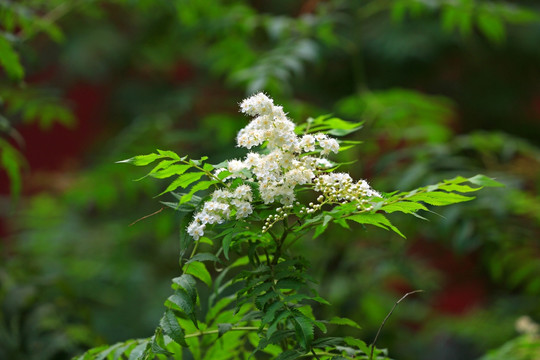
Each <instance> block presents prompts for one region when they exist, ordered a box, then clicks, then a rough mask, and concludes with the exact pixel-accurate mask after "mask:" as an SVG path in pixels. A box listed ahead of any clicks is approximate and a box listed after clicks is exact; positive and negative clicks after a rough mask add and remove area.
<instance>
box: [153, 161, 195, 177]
mask: <svg viewBox="0 0 540 360" xmlns="http://www.w3.org/2000/svg"><path fill="white" fill-rule="evenodd" d="M175 161H176V160H175ZM192 167H193V166H192V165H188V164H174V165H170V166H167V167H165V168H163V169H161V170H156V171H154V170H152V171H151V172H150V173H149V174H148V175H150V176H152V177H154V178H156V179H165V178H168V177H171V176H173V175H182V174H183V173H185V172H186V171H187V170H189V169H190V168H192Z"/></svg>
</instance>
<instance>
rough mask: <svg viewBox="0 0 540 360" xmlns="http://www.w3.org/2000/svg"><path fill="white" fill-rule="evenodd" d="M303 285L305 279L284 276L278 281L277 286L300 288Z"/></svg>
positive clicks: (279, 287)
mask: <svg viewBox="0 0 540 360" xmlns="http://www.w3.org/2000/svg"><path fill="white" fill-rule="evenodd" d="M302 285H304V281H302V280H299V279H296V278H283V279H281V280H279V281H278V282H277V283H276V288H278V289H292V290H298V289H299V288H300V287H302Z"/></svg>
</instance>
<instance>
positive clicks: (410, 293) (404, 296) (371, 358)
mask: <svg viewBox="0 0 540 360" xmlns="http://www.w3.org/2000/svg"><path fill="white" fill-rule="evenodd" d="M423 291H424V290H414V291H410V292H408V293H406V294H405V295H403V296H402V297H401V299H399V300H398V301H396V303H395V304H394V306H393V307H392V310H390V312H389V313H388V315H386V317H385V318H384V320H383V322H382V324H381V326H380V327H379V330H377V334H376V335H375V339H374V340H373V343H372V344H371V353H370V354H369V360H373V350H375V343H376V342H377V339H378V338H379V334H380V333H381V330H382V328H383V326H384V324H386V320H388V318H389V317H390V315H392V313H393V312H394V309H395V308H396V306H398V304H399V303H400V302H401V301H403V300H404V299H405V298H406V297H407V296H409V295H412V294H415V293H419V292H423Z"/></svg>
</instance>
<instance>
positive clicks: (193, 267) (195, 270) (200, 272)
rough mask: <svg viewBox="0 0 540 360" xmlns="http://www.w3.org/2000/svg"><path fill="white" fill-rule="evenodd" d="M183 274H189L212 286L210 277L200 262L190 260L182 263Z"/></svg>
mask: <svg viewBox="0 0 540 360" xmlns="http://www.w3.org/2000/svg"><path fill="white" fill-rule="evenodd" d="M183 270H184V274H191V275H193V276H195V277H196V278H198V279H200V280H201V281H203V282H204V283H205V284H206V285H208V286H209V287H211V286H212V277H211V276H210V273H209V272H208V270H207V269H206V266H205V265H204V264H203V263H202V262H198V261H196V262H192V263H189V264H186V265H184V269H183Z"/></svg>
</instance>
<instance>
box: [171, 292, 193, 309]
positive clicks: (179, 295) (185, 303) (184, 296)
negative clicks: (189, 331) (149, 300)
mask: <svg viewBox="0 0 540 360" xmlns="http://www.w3.org/2000/svg"><path fill="white" fill-rule="evenodd" d="M167 301H168V302H171V303H172V304H174V305H176V306H177V307H178V308H179V309H180V310H182V311H183V312H185V313H186V314H187V315H190V314H192V313H193V311H194V302H193V300H192V298H191V296H189V294H188V293H187V291H186V290H184V289H176V291H175V292H174V294H173V295H171V296H169V298H168V299H167Z"/></svg>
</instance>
